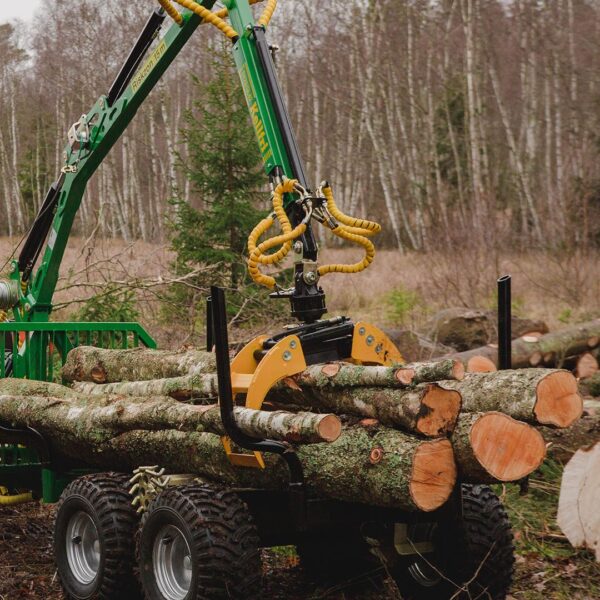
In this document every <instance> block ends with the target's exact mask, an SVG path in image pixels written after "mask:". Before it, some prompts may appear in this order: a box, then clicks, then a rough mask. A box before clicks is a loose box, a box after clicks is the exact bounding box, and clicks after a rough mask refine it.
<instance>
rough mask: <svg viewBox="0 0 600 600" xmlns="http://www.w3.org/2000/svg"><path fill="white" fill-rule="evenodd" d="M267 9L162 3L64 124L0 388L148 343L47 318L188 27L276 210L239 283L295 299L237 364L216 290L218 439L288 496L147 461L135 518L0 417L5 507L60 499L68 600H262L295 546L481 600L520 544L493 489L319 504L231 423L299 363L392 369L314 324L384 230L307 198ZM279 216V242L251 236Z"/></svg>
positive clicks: (329, 562) (391, 359) (117, 492)
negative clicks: (329, 293)
mask: <svg viewBox="0 0 600 600" xmlns="http://www.w3.org/2000/svg"><path fill="white" fill-rule="evenodd" d="M259 1H260V0H224V2H223V4H224V6H225V7H224V8H223V9H221V10H214V4H215V1H214V0H202V1H201V2H194V1H193V0H174V2H173V3H171V2H170V0H158V2H159V4H160V7H157V8H156V9H155V10H154V11H153V12H152V14H151V16H150V17H149V19H148V20H147V22H146V24H145V26H144V28H143V31H142V33H141V34H140V36H139V37H138V39H137V41H136V42H135V45H134V46H133V48H132V50H131V52H130V54H129V56H128V57H127V59H126V61H125V63H124V65H123V67H122V69H121V70H120V72H119V73H118V75H117V77H116V79H115V81H114V83H113V85H112V86H111V88H110V90H109V91H108V93H107V94H106V95H102V96H100V97H99V98H98V100H97V101H96V103H95V104H94V106H93V107H92V108H91V110H90V111H88V112H87V113H86V114H84V115H82V116H81V118H80V119H79V120H78V121H77V122H76V123H75V124H74V125H73V126H72V127H71V129H70V130H69V132H68V144H67V146H66V148H65V151H64V166H63V167H62V169H61V172H60V175H59V177H58V179H57V180H56V182H55V183H54V184H53V185H52V186H51V187H50V189H49V191H48V193H47V195H46V197H45V200H44V202H43V205H42V206H41V209H40V211H39V213H38V215H37V217H36V219H35V221H34V223H33V225H32V226H31V229H30V231H29V234H28V236H27V238H26V240H25V242H24V244H23V245H22V247H21V251H20V254H19V256H18V257H17V258H14V256H15V255H16V250H15V253H14V254H13V257H11V258H10V259H9V263H8V264H9V265H10V274H9V276H8V278H7V279H4V280H0V321H1V322H0V378H6V377H14V378H27V379H34V380H40V381H52V380H54V379H56V377H57V376H58V372H59V369H60V366H61V364H64V361H65V359H66V356H67V354H68V353H69V351H70V350H71V349H73V348H75V347H77V346H79V345H88V346H90V345H91V346H98V347H109V348H130V347H135V346H139V345H144V346H147V347H149V348H154V347H155V342H154V340H153V339H152V337H151V336H150V335H149V334H148V333H147V332H146V331H145V330H144V329H143V328H142V327H141V326H140V325H139V324H137V323H74V322H69V323H67V322H57V321H51V320H50V316H51V313H52V308H53V305H52V298H53V294H54V291H55V288H56V284H57V280H58V275H59V267H60V264H61V261H62V258H63V255H64V251H65V247H66V245H67V241H68V238H69V235H70V232H71V228H72V225H73V220H74V218H75V216H76V213H77V211H78V209H79V207H80V204H81V201H82V197H83V193H84V190H85V188H86V184H87V182H88V181H89V179H90V177H91V176H92V175H93V174H94V173H95V171H96V170H97V169H98V167H99V166H100V164H101V163H102V161H103V160H104V158H105V157H106V156H107V154H108V153H109V151H110V149H111V148H112V147H113V145H114V144H115V142H116V141H117V140H118V139H119V138H120V136H121V135H122V134H123V133H124V131H125V129H126V128H127V126H128V124H129V123H130V121H131V120H132V119H133V117H134V116H135V114H136V112H137V110H138V109H139V107H140V106H141V105H142V103H143V102H144V100H145V99H146V98H147V97H148V95H149V94H150V92H151V91H152V89H153V88H154V87H155V85H156V84H157V82H158V81H159V79H160V77H161V76H162V75H163V74H164V72H165V71H166V70H167V68H168V67H169V65H170V64H171V63H172V62H173V60H174V59H175V58H176V56H177V55H178V54H179V53H180V52H182V51H183V49H184V47H185V45H186V43H187V42H188V41H189V40H190V38H191V37H192V35H193V34H194V32H195V31H196V29H198V27H199V26H200V25H202V24H207V25H208V24H210V25H213V26H215V27H217V28H218V29H219V30H220V31H221V32H222V33H223V34H224V35H225V36H227V37H228V38H229V39H230V40H231V48H232V53H233V58H234V61H235V65H236V68H237V71H238V73H239V76H240V79H241V83H242V87H243V90H244V93H245V97H246V100H247V104H248V109H249V112H250V116H251V120H252V123H253V125H254V129H255V132H256V136H257V139H258V145H259V151H260V155H261V157H262V161H263V163H264V168H265V170H266V172H267V174H268V176H269V178H270V182H271V188H272V200H273V212H272V214H271V215H270V216H269V217H267V218H266V219H264V220H263V221H261V222H260V223H259V224H258V225H257V226H256V228H255V229H254V230H253V231H252V233H251V235H250V238H249V243H248V251H249V259H248V265H249V273H250V275H251V277H252V278H253V279H254V280H255V281H256V282H257V283H259V284H261V285H264V286H266V287H267V288H269V289H270V290H271V297H273V298H274V299H286V300H287V301H289V302H290V305H291V313H292V316H293V317H294V318H295V319H297V320H298V321H299V324H297V325H293V326H289V327H288V328H287V329H286V330H285V331H284V332H282V333H278V334H275V335H272V336H262V337H259V338H257V339H255V340H253V341H252V342H251V343H250V344H248V345H247V346H246V347H245V348H244V349H243V350H242V351H241V352H240V353H239V354H237V356H236V357H235V358H234V359H233V361H232V362H230V358H229V351H228V340H227V323H226V312H225V297H224V293H223V290H221V289H219V288H216V287H215V288H212V290H211V297H210V299H209V301H208V303H207V306H208V315H209V318H208V319H207V320H208V323H209V327H208V336H207V337H208V338H209V339H208V347H209V349H213V347H214V349H215V352H216V357H217V365H218V370H217V372H218V386H219V402H220V410H221V418H222V422H223V425H224V427H225V430H226V432H227V435H226V436H224V437H223V451H224V452H226V453H227V455H228V457H229V460H230V461H231V463H233V464H234V465H236V466H237V467H238V468H240V469H262V468H265V463H264V460H263V456H264V453H275V454H278V455H280V456H281V457H282V458H283V460H284V461H285V463H286V464H287V466H288V470H289V489H288V490H287V491H286V492H281V493H275V492H272V491H267V490H260V489H225V488H223V487H218V486H207V485H205V484H200V483H198V482H196V481H195V480H194V477H193V475H177V474H170V477H168V478H166V477H165V476H164V474H162V473H161V472H160V471H156V470H152V469H147V468H144V467H143V465H140V467H141V468H140V470H139V471H138V472H137V474H136V475H135V477H134V483H136V488H135V489H136V490H137V491H138V495H139V494H140V490H141V491H143V492H144V493H145V495H146V496H145V497H144V500H145V503H144V506H147V505H148V501H149V499H151V502H150V503H149V506H147V510H146V511H145V512H144V514H143V517H142V518H141V521H140V518H139V515H138V514H137V513H136V510H135V509H134V508H133V507H132V496H131V493H130V488H131V485H132V484H131V480H132V474H131V473H97V472H95V470H94V469H92V468H90V466H89V465H86V464H79V463H76V462H74V461H68V460H65V459H61V458H58V457H56V456H55V455H54V453H53V449H52V446H51V444H50V443H49V442H48V440H46V439H45V438H44V437H43V436H42V435H40V434H39V433H38V432H37V431H35V430H34V429H31V428H26V429H15V428H12V427H10V426H9V424H6V423H5V424H3V425H1V426H0V492H1V493H2V495H0V505H10V504H18V503H20V502H23V501H26V500H30V499H42V500H43V502H46V503H54V502H59V505H58V509H57V517H56V522H55V532H54V551H55V558H56V563H57V567H58V575H59V578H60V581H61V583H62V586H63V588H64V591H65V594H66V596H67V597H69V598H75V599H80V600H83V599H87V598H107V599H110V598H133V597H136V596H139V595H140V593H143V595H144V596H145V597H146V598H149V599H151V600H184V599H186V600H191V599H213V598H215V599H216V598H258V597H260V591H259V589H260V588H259V584H260V580H261V570H260V562H259V553H258V548H259V547H269V546H275V545H282V544H295V545H296V546H297V547H298V552H299V554H300V557H301V560H302V562H303V564H304V565H305V566H306V568H313V569H314V570H316V571H327V572H329V573H332V572H333V571H334V570H336V569H338V568H347V569H350V570H351V571H352V570H354V572H356V569H361V568H364V567H365V565H367V564H368V562H369V560H374V561H375V564H379V565H381V564H382V561H383V563H385V565H386V567H385V568H386V570H387V572H389V573H392V574H393V576H394V578H395V579H396V581H397V582H398V585H399V586H400V588H401V590H402V591H403V593H404V594H405V595H404V596H403V597H405V598H418V599H421V598H435V599H440V600H442V599H444V598H450V597H453V598H454V597H458V596H457V595H456V591H457V589H460V588H461V586H463V584H464V585H465V589H467V588H469V590H471V591H472V590H473V589H475V588H476V589H477V590H478V591H479V592H483V593H484V595H485V596H486V597H493V598H504V597H505V595H506V593H507V590H508V588H509V586H510V582H511V576H512V565H513V547H512V535H511V533H510V524H509V523H508V520H507V517H506V513H505V512H504V509H503V507H502V505H501V504H500V502H499V500H498V499H497V497H496V496H495V495H494V494H493V493H492V491H491V490H490V489H489V488H488V487H486V486H481V485H472V486H466V485H463V486H457V490H456V493H455V494H454V495H453V497H452V498H451V500H450V501H448V502H447V503H446V504H445V506H444V507H443V508H442V509H439V510H437V511H434V512H432V513H419V512H416V513H407V512H403V511H399V510H391V509H383V508H378V507H371V506H365V505H361V504H349V503H342V502H336V501H331V500H325V499H321V498H315V497H312V496H311V495H310V494H308V493H307V492H306V489H305V485H304V477H303V472H302V466H301V464H300V462H299V460H298V457H297V456H296V454H295V452H294V449H293V447H292V446H290V445H288V444H286V443H282V442H276V441H272V440H267V439H261V440H259V439H255V438H251V437H249V436H247V435H245V434H244V433H242V432H241V431H240V430H239V429H238V428H237V426H236V421H235V418H234V412H233V408H234V406H235V404H236V403H239V400H240V399H243V400H242V401H244V402H245V405H246V406H247V407H249V408H253V409H258V408H260V407H261V405H262V403H263V400H264V398H265V396H266V394H267V392H268V391H269V389H270V388H271V387H272V386H273V385H274V384H275V383H276V382H277V381H279V380H281V379H282V378H284V377H288V376H290V375H294V374H296V373H299V372H300V371H302V370H303V369H305V368H306V366H307V365H311V364H315V363H319V362H324V361H330V360H347V361H351V362H355V363H359V364H361V363H362V364H392V363H398V362H401V361H402V357H401V355H400V353H399V351H398V350H397V349H396V348H395V347H394V345H393V344H392V343H391V342H390V340H389V339H388V338H387V337H386V336H385V334H383V332H382V331H380V330H379V329H378V328H376V327H374V326H373V325H370V324H369V323H362V322H358V323H354V322H353V321H351V320H350V319H349V318H347V317H336V318H329V319H323V318H322V317H323V316H324V314H325V313H326V310H327V309H326V304H325V294H324V292H323V289H322V288H321V287H320V285H319V283H320V279H321V278H322V277H323V276H325V275H327V274H328V273H332V272H341V273H355V272H358V271H361V270H363V269H365V268H366V267H368V265H369V264H370V263H371V261H372V260H373V257H374V254H375V251H374V246H373V243H372V242H371V241H370V239H369V238H370V236H371V235H373V234H375V233H377V232H378V231H379V230H380V226H379V225H378V224H376V223H374V222H372V221H367V220H363V219H355V218H352V217H348V216H346V215H345V214H343V213H342V212H341V211H340V209H339V208H338V207H337V205H336V203H335V200H334V196H333V192H332V189H331V187H330V186H329V184H328V183H322V184H321V185H319V186H316V187H315V186H312V185H311V184H310V182H309V181H308V178H307V176H306V173H305V169H304V165H303V162H302V158H301V155H300V150H299V148H298V144H297V142H296V138H295V136H294V133H293V129H292V125H291V122H290V117H289V115H288V112H287V109H286V105H285V102H284V99H283V95H282V92H281V89H280V86H279V83H278V80H277V75H276V70H275V67H274V63H273V57H272V48H271V47H270V46H269V43H268V41H267V38H266V29H267V27H268V24H269V21H270V19H271V16H272V15H273V12H274V10H275V7H276V3H277V2H276V0H267V2H266V4H265V7H264V10H263V12H262V15H261V16H260V18H259V19H258V20H255V18H254V16H253V13H252V11H251V7H250V5H251V4H255V3H257V2H259ZM175 2H176V3H177V4H179V5H180V6H178V7H176V6H175ZM166 21H167V22H170V25H169V26H168V27H166V23H165V22H166ZM163 27H165V28H166V31H165V32H164V34H163V35H162V36H161V35H160V32H161V29H162V28H163ZM144 59H145V60H144ZM276 222H277V223H278V224H279V226H280V229H281V232H280V233H279V234H278V235H276V236H274V237H272V238H270V239H267V240H266V241H262V242H260V238H261V237H262V236H263V235H264V234H265V233H267V231H268V230H269V229H270V228H271V227H272V226H273V225H274V224H275V223H276ZM315 222H316V223H319V224H321V225H323V226H325V227H326V228H327V229H329V230H330V231H331V232H332V233H333V234H335V235H336V236H338V237H341V238H343V239H345V240H348V241H350V242H353V243H355V244H358V245H359V246H360V247H362V248H363V249H364V258H363V259H362V260H361V261H360V262H358V263H356V264H352V265H319V264H318V247H317V243H316V239H315V236H314V234H313V229H312V225H313V223H315ZM269 251H271V253H270V254H269ZM289 252H293V253H295V255H296V260H295V271H294V279H293V283H292V285H291V287H289V288H288V289H283V288H281V287H280V286H278V285H277V283H276V281H275V279H274V278H273V277H272V276H270V275H268V274H265V273H263V272H262V270H261V268H262V267H264V266H268V265H272V264H275V263H277V262H279V261H280V260H282V259H283V258H284V257H285V256H286V255H287V254H288V253H289ZM0 402H1V398H0ZM138 501H139V498H138ZM0 514H1V513H0ZM0 519H1V516H0ZM134 539H136V543H135V544H134V542H133V540H134ZM374 540H377V541H378V543H377V544H375V545H374ZM134 572H136V573H137V576H134ZM465 582H468V583H465ZM140 584H141V587H140ZM457 586H458V588H457ZM140 590H141V592H140ZM485 590H487V591H485Z"/></svg>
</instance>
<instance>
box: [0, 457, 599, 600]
mask: <svg viewBox="0 0 600 600" xmlns="http://www.w3.org/2000/svg"><path fill="white" fill-rule="evenodd" d="M561 470H562V469H561V467H560V465H558V464H556V463H551V462H549V463H546V464H545V465H544V466H543V467H542V469H541V470H540V471H539V472H537V473H536V474H535V476H534V477H532V478H531V481H530V492H529V495H528V496H525V497H521V496H519V492H518V488H516V487H515V486H512V487H507V488H503V487H501V486H496V488H497V489H496V490H495V491H496V493H498V494H499V495H500V496H501V497H502V500H503V502H504V504H505V506H506V508H507V510H508V512H509V515H510V518H511V522H512V524H513V531H514V535H515V546H516V551H517V556H516V573H515V579H514V585H513V590H512V595H511V596H509V597H508V598H507V600H542V599H543V600H599V599H600V564H598V563H596V562H595V561H594V559H593V555H592V554H591V553H590V552H587V551H580V550H575V549H573V548H571V546H570V545H569V543H568V542H567V540H566V538H564V536H562V533H561V532H560V530H558V528H557V526H556V505H557V494H558V487H559V484H560V474H561ZM53 516H54V508H53V507H52V506H41V505H38V504H29V505H24V506H21V507H16V508H10V507H3V508H0V600H17V599H22V598H27V599H39V600H41V599H44V600H63V598H64V597H63V595H62V593H61V590H60V585H59V583H58V581H57V578H56V572H55V567H54V564H53V559H52V551H51V536H52V525H53ZM263 575H264V576H263V591H262V594H261V600H321V599H322V600H401V596H400V594H399V593H398V591H397V589H395V587H394V586H393V584H390V583H386V582H384V581H382V579H381V577H380V576H379V574H378V573H367V574H365V575H362V576H360V577H357V580H355V581H343V582H341V583H333V582H332V583H330V584H327V585H323V584H321V585H316V584H315V583H313V582H311V581H310V580H309V579H308V578H307V577H306V576H305V574H304V573H303V570H302V568H301V566H300V565H299V563H298V559H297V557H296V556H295V553H294V551H293V549H291V548H277V549H273V550H269V551H265V552H264V553H263ZM439 600H448V599H444V598H440V599H439Z"/></svg>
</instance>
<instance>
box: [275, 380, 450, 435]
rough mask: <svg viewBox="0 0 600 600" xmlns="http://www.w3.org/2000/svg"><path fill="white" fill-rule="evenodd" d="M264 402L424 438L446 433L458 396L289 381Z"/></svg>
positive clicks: (424, 387)
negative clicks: (353, 419) (347, 417)
mask: <svg viewBox="0 0 600 600" xmlns="http://www.w3.org/2000/svg"><path fill="white" fill-rule="evenodd" d="M457 383H458V382H457ZM267 400H268V401H269V402H272V403H274V404H275V405H277V406H286V405H292V406H294V407H302V408H304V409H306V410H311V411H314V412H319V411H322V410H325V411H328V412H333V413H336V414H348V415H355V416H358V417H366V418H370V419H376V420H377V421H379V422H380V423H382V424H383V425H386V426H390V427H399V428H401V429H404V430H406V431H408V432H411V433H418V434H420V435H424V436H427V437H439V436H445V435H447V434H448V433H450V432H451V431H452V430H453V429H454V426H455V424H456V420H457V419H458V414H459V412H460V407H461V398H460V393H458V392H457V391H454V390H450V389H443V388H441V387H440V386H439V385H437V384H435V383H428V384H421V385H419V386H417V387H415V388H413V389H407V390H402V389H394V388H384V387H355V388H338V387H321V388H313V387H310V386H303V387H301V386H299V385H298V384H297V383H296V381H295V380H293V379H291V378H290V379H286V380H284V381H283V382H281V383H280V384H279V385H278V386H277V387H276V388H275V389H273V390H272V391H271V392H270V393H269V394H268V395H267Z"/></svg>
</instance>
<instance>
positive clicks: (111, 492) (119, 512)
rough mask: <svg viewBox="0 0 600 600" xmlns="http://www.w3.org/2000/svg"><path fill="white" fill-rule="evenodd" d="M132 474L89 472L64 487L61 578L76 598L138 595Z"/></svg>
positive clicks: (57, 528) (58, 550)
mask: <svg viewBox="0 0 600 600" xmlns="http://www.w3.org/2000/svg"><path fill="white" fill-rule="evenodd" d="M128 481H129V476H128V475H121V474H117V473H102V474H94V475H87V476H85V477H80V478H79V479H76V480H75V481H73V482H72V483H71V484H69V485H68V486H67V487H66V488H65V490H64V491H63V493H62V495H61V498H60V501H59V503H58V508H57V513H56V521H55V525H54V557H55V561H56V566H57V570H58V577H59V579H60V582H61V584H62V587H63V589H64V592H65V595H66V596H67V598H70V599H72V600H88V599H92V598H94V599H98V600H119V599H123V600H125V599H127V600H130V599H135V598H139V597H140V592H139V584H138V583H137V580H136V578H135V576H134V569H133V567H134V559H135V544H134V537H135V532H136V529H137V524H138V515H137V514H136V511H135V509H134V508H133V507H132V505H131V500H132V499H131V496H130V495H129V493H128V491H127V487H128Z"/></svg>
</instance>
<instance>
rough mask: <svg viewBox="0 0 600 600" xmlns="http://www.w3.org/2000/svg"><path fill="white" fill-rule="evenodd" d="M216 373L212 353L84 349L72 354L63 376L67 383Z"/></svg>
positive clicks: (74, 350)
mask: <svg viewBox="0 0 600 600" xmlns="http://www.w3.org/2000/svg"><path fill="white" fill-rule="evenodd" d="M215 371H216V363H215V357H214V354H212V353H211V352H202V351H199V350H189V351H179V352H169V351H165V350H150V349H146V348H135V349H133V350H106V349H102V348H93V347H91V346H80V347H78V348H75V349H73V350H71V352H69V355H68V357H67V362H66V363H65V366H64V367H63V370H62V376H63V379H64V380H65V381H67V382H73V381H93V382H94V383H114V382H120V381H140V380H148V379H157V378H163V377H178V376H181V375H189V374H196V373H211V372H213V373H214V372H215Z"/></svg>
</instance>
